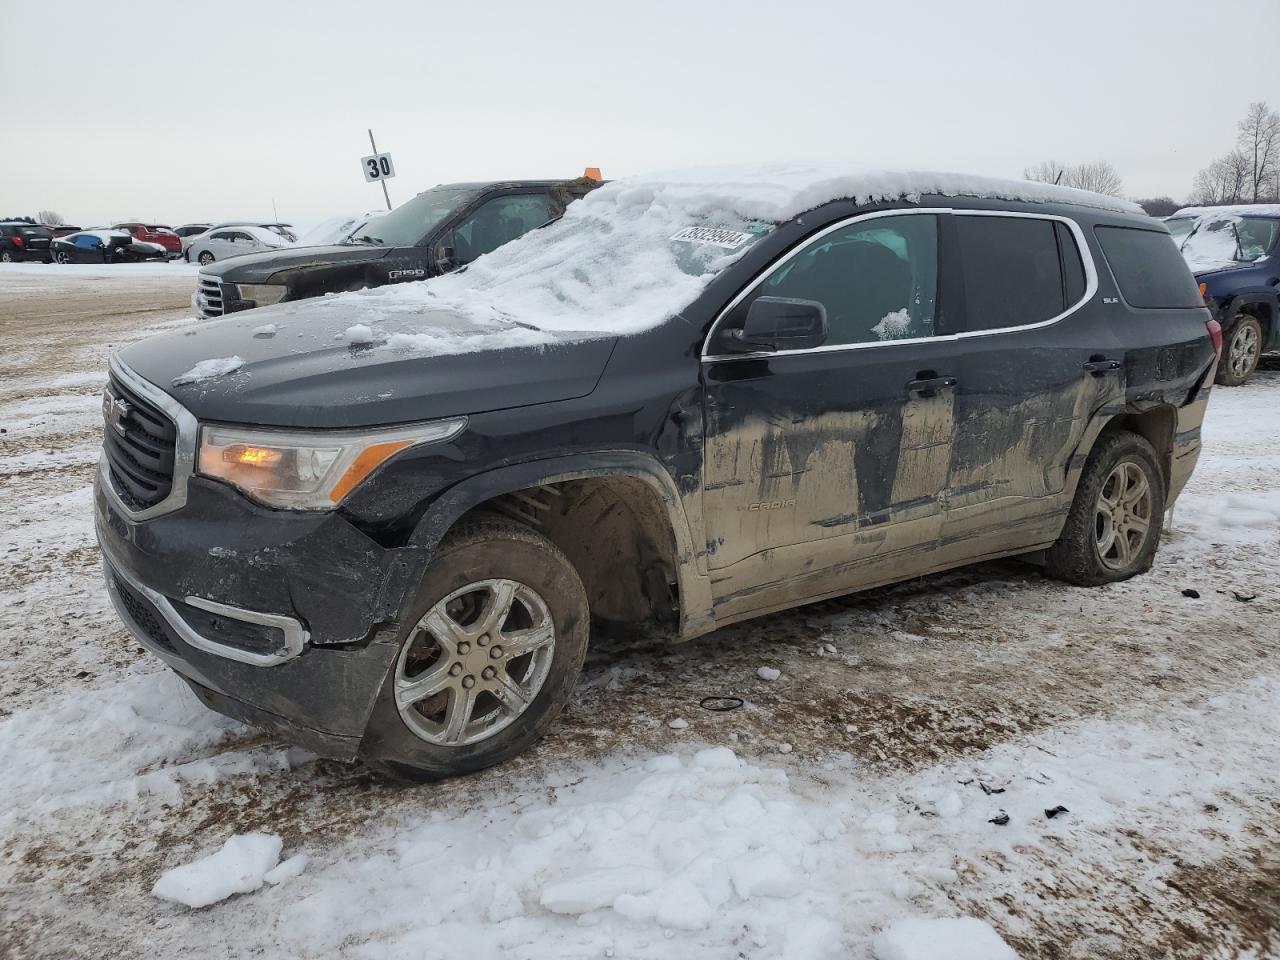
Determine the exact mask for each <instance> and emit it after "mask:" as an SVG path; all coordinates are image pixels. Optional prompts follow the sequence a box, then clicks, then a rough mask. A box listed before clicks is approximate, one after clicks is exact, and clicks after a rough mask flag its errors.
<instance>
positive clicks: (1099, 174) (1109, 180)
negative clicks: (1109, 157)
mask: <svg viewBox="0 0 1280 960" xmlns="http://www.w3.org/2000/svg"><path fill="white" fill-rule="evenodd" d="M1063 183H1064V184H1066V185H1067V186H1068V187H1075V188H1076V189H1078V190H1092V191H1093V192H1094V193H1103V194H1106V195H1107V196H1108V197H1118V196H1120V194H1121V192H1123V190H1124V181H1123V180H1121V179H1120V174H1119V173H1117V172H1116V168H1115V167H1113V166H1112V165H1111V164H1110V163H1108V162H1107V161H1106V160H1090V161H1089V162H1088V163H1078V164H1076V165H1075V166H1074V167H1070V168H1068V170H1067V176H1066V178H1065V179H1064V180H1063Z"/></svg>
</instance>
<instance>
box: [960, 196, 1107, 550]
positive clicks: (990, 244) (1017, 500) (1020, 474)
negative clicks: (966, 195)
mask: <svg viewBox="0 0 1280 960" xmlns="http://www.w3.org/2000/svg"><path fill="white" fill-rule="evenodd" d="M953 223H954V225H955V240H956V244H957V248H958V254H959V261H960V264H961V276H962V282H963V287H964V299H963V307H964V309H963V314H962V317H961V327H960V331H959V333H958V336H957V346H958V347H959V348H960V349H959V357H960V371H959V381H960V383H959V389H958V392H957V395H956V434H955V450H954V455H953V458H952V466H951V478H950V489H949V491H948V494H947V512H946V523H945V525H944V528H943V537H942V544H941V547H942V550H941V553H940V556H939V559H940V560H941V561H942V562H944V563H945V562H949V561H950V559H954V558H963V559H965V560H969V559H978V558H980V557H982V556H986V555H990V554H995V553H1001V552H1005V551H1008V550H1015V549H1019V548H1030V547H1034V546H1038V545H1040V544H1042V543H1045V542H1048V541H1051V540H1053V539H1055V538H1056V537H1057V533H1058V531H1059V529H1060V528H1061V525H1062V519H1063V513H1064V511H1065V510H1066V508H1067V506H1069V504H1067V503H1064V502H1063V491H1064V488H1065V484H1066V478H1067V472H1068V467H1069V466H1070V464H1071V460H1072V457H1073V456H1074V455H1075V453H1076V451H1077V449H1078V447H1079V446H1080V443H1081V440H1082V439H1083V437H1084V435H1085V431H1086V429H1087V428H1088V425H1089V423H1090V422H1091V421H1092V420H1093V419H1094V418H1095V417H1098V416H1100V415H1102V414H1103V412H1104V411H1105V410H1106V409H1107V408H1108V407H1114V406H1116V405H1117V404H1122V403H1123V400H1124V381H1123V376H1124V370H1123V363H1122V361H1123V354H1122V353H1121V352H1120V349H1119V343H1118V340H1117V338H1116V335H1115V332H1114V331H1113V330H1112V329H1111V328H1110V327H1109V326H1108V325H1107V324H1105V323H1101V322H1099V321H1098V319H1097V317H1096V314H1097V309H1096V306H1095V307H1089V306H1088V305H1089V304H1090V302H1091V301H1093V300H1094V299H1095V296H1096V294H1097V289H1098V283H1097V270H1096V267H1095V265H1094V262H1093V259H1092V257H1091V255H1090V253H1089V247H1088V244H1087V242H1085V238H1084V234H1083V232H1082V231H1081V230H1080V228H1079V226H1078V225H1077V224H1075V222H1074V221H1071V220H1069V219H1065V218H1060V217H1052V216H1045V215H1038V214H1034V215H1033V214H1019V213H1006V212H1000V213H993V212H989V211H975V210H956V211H955V215H954V217H953Z"/></svg>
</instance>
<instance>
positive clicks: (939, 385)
mask: <svg viewBox="0 0 1280 960" xmlns="http://www.w3.org/2000/svg"><path fill="white" fill-rule="evenodd" d="M958 382H959V381H958V380H956V378H955V377H930V378H928V379H927V380H908V381H907V393H918V394H919V395H920V396H922V397H932V396H934V395H935V394H936V393H937V392H938V391H939V390H950V389H951V388H952V387H954V386H955V385H956V384H957V383H958Z"/></svg>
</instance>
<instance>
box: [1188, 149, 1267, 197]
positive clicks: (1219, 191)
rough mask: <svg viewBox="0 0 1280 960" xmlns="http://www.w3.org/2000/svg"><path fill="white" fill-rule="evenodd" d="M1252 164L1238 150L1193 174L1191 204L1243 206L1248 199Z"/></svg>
mask: <svg viewBox="0 0 1280 960" xmlns="http://www.w3.org/2000/svg"><path fill="white" fill-rule="evenodd" d="M1251 176H1252V174H1251V161H1250V159H1249V158H1248V157H1246V156H1245V155H1244V153H1243V152H1242V151H1240V150H1232V151H1231V152H1230V153H1228V154H1227V155H1226V156H1223V157H1219V158H1218V159H1217V160H1215V161H1213V163H1211V164H1209V166H1207V167H1205V168H1204V169H1203V170H1201V171H1200V172H1199V173H1197V174H1196V179H1195V181H1194V183H1193V184H1192V187H1191V202H1192V203H1194V204H1200V205H1213V204H1223V203H1243V202H1245V201H1246V200H1247V199H1248V191H1249V189H1250V180H1251Z"/></svg>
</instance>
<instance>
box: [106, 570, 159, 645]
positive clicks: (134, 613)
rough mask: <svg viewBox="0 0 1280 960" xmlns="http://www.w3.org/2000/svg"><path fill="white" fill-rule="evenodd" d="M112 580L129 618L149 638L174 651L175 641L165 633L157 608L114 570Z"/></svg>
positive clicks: (156, 643)
mask: <svg viewBox="0 0 1280 960" xmlns="http://www.w3.org/2000/svg"><path fill="white" fill-rule="evenodd" d="M111 582H112V585H113V586H114V587H115V591H116V596H118V597H119V598H120V604H121V606H123V607H124V609H125V612H126V613H127V614H128V615H129V619H130V620H132V621H133V622H134V624H135V625H136V626H137V628H138V629H139V630H141V631H142V632H143V633H144V634H146V638H147V639H148V640H150V641H151V642H152V643H154V644H155V645H156V646H158V647H160V648H161V649H163V650H168V651H169V652H170V653H173V652H174V648H173V643H172V641H170V640H169V635H168V634H167V633H165V631H164V627H162V626H160V617H159V616H157V611H156V608H155V607H153V606H152V605H151V602H150V601H148V600H147V599H146V598H145V597H143V596H142V595H141V594H140V593H138V592H137V591H136V590H134V589H133V587H131V586H129V585H128V584H127V583H125V582H124V580H123V579H121V578H120V577H117V576H116V575H115V573H114V572H113V573H112V574H111Z"/></svg>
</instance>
